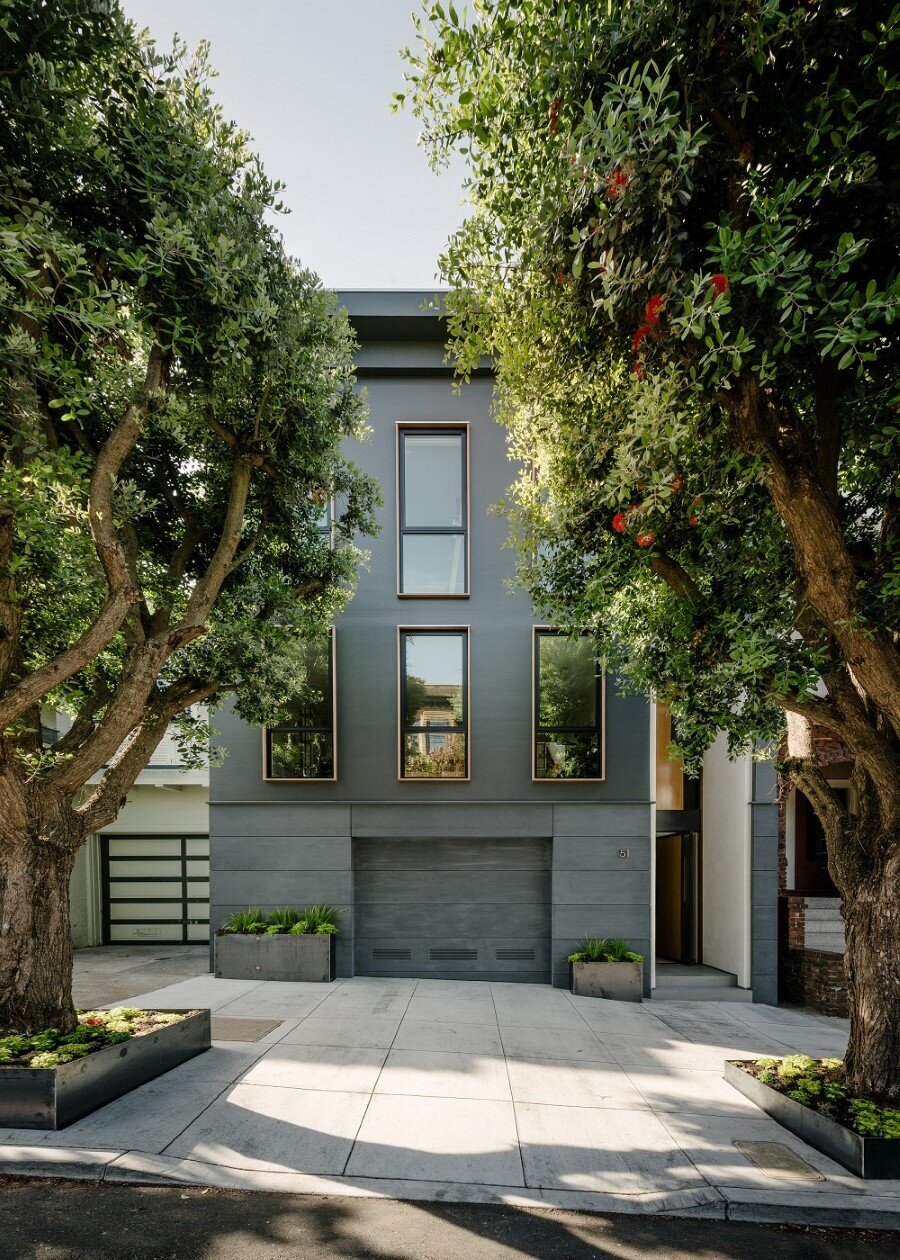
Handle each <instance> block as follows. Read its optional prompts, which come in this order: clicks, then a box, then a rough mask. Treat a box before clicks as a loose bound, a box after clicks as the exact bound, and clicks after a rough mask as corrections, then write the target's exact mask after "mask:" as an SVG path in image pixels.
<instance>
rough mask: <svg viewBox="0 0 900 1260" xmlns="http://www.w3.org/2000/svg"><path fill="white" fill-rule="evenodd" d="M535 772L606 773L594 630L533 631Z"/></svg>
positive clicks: (552, 775) (556, 775)
mask: <svg viewBox="0 0 900 1260" xmlns="http://www.w3.org/2000/svg"><path fill="white" fill-rule="evenodd" d="M533 776H534V778H535V779H562V780H569V781H580V782H584V781H585V780H600V779H602V778H603V670H602V667H601V665H600V662H599V660H598V658H597V643H596V639H595V637H594V636H593V635H591V634H583V635H580V636H577V637H575V638H572V637H571V636H569V635H566V634H563V633H562V632H561V631H559V630H546V629H537V630H535V632H534V766H533Z"/></svg>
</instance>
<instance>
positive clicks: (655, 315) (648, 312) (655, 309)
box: [644, 293, 666, 328]
mask: <svg viewBox="0 0 900 1260" xmlns="http://www.w3.org/2000/svg"><path fill="white" fill-rule="evenodd" d="M665 304H666V299H665V298H664V297H663V295H662V294H661V293H654V295H653V297H652V298H651V299H650V301H649V302H648V303H647V305H646V307H645V308H644V323H645V324H647V325H648V326H649V327H650V328H655V327H656V325H657V324H658V323H659V317H660V314H661V312H662V308H663V307H664V306H665Z"/></svg>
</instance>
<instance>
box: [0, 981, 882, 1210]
mask: <svg viewBox="0 0 900 1260" xmlns="http://www.w3.org/2000/svg"><path fill="white" fill-rule="evenodd" d="M130 1000H131V1001H133V1002H134V1003H135V1004H137V1005H147V1006H154V1005H158V1006H165V1007H194V1006H209V1007H211V1008H212V1010H213V1012H214V1014H215V1016H216V1017H217V1019H224V1020H228V1019H235V1020H238V1019H241V1020H246V1019H266V1018H268V1019H270V1020H275V1021H278V1023H277V1026H276V1027H275V1028H273V1029H272V1031H271V1032H269V1033H267V1034H266V1035H265V1036H264V1037H263V1038H262V1040H260V1041H256V1042H235V1041H220V1042H217V1043H216V1044H215V1046H214V1048H213V1049H212V1050H211V1051H209V1052H208V1053H207V1054H204V1055H200V1056H199V1057H198V1058H196V1059H194V1060H192V1061H191V1062H189V1063H186V1064H184V1065H182V1066H181V1067H180V1068H177V1069H176V1070H175V1071H173V1072H170V1073H168V1074H167V1075H166V1076H165V1077H162V1078H159V1079H158V1080H156V1081H152V1082H150V1083H149V1084H147V1085H145V1086H143V1087H142V1088H141V1089H139V1090H136V1091H134V1092H133V1093H131V1094H128V1095H126V1096H125V1097H123V1098H120V1099H118V1100H116V1101H115V1102H113V1103H111V1104H109V1105H108V1106H107V1107H104V1108H103V1109H102V1110H100V1111H98V1112H96V1113H94V1114H93V1115H91V1116H88V1117H86V1118H85V1119H84V1120H81V1121H78V1122H77V1123H76V1124H73V1125H71V1126H70V1127H69V1128H67V1129H65V1130H63V1131H62V1132H60V1133H53V1134H40V1133H35V1132H34V1131H25V1130H18V1131H7V1132H5V1133H0V1142H2V1146H0V1170H2V1171H7V1172H12V1171H18V1172H28V1173H32V1174H49V1175H64V1176H66V1175H68V1176H72V1175H75V1176H84V1177H92V1178H95V1179H98V1180H104V1181H110V1182H111V1181H121V1180H135V1181H142V1182H150V1183H153V1182H156V1183H160V1182H162V1183H166V1182H169V1183H179V1184H190V1185H201V1186H218V1187H223V1188H230V1189H257V1190H281V1191H293V1192H300V1193H311V1194H324V1195H360V1194H363V1195H376V1196H385V1197H389V1198H397V1199H407V1200H419V1201H434V1200H444V1201H453V1202H471V1203H498V1202H499V1203H507V1204H512V1205H516V1206H532V1207H557V1208H571V1209H575V1210H587V1211H595V1212H609V1211H615V1212H631V1213H667V1214H678V1215H690V1216H703V1217H710V1218H717V1219H723V1218H726V1217H728V1218H730V1219H740V1220H755V1221H777V1222H796V1223H808V1224H826V1225H845V1226H856V1227H861V1228H863V1227H865V1228H896V1227H900V1183H898V1182H863V1181H860V1180H859V1179H857V1178H856V1177H854V1176H853V1175H852V1174H850V1173H848V1172H846V1171H845V1170H844V1169H842V1168H841V1167H840V1166H839V1165H837V1164H835V1163H833V1162H832V1161H831V1160H829V1159H827V1158H825V1157H824V1156H822V1155H820V1154H818V1153H817V1152H815V1151H813V1150H812V1149H811V1148H809V1147H807V1146H806V1145H805V1144H804V1143H803V1142H801V1141H799V1139H797V1138H795V1137H793V1136H792V1135H791V1134H789V1133H787V1132H786V1131H785V1130H784V1129H782V1128H781V1127H780V1126H779V1125H777V1124H775V1123H774V1122H773V1121H771V1120H770V1119H769V1118H768V1117H767V1116H765V1115H764V1114H763V1113H762V1112H761V1111H759V1110H758V1109H757V1108H756V1107H755V1106H754V1105H753V1104H752V1103H750V1102H749V1101H748V1100H747V1099H745V1098H744V1097H743V1096H742V1095H740V1094H738V1093H737V1092H736V1091H735V1090H733V1089H732V1088H731V1087H730V1086H729V1085H727V1084H726V1083H725V1081H724V1080H723V1079H722V1063H723V1061H724V1060H725V1059H726V1058H740V1057H748V1056H750V1055H753V1054H763V1053H771V1054H784V1053H788V1052H792V1051H804V1052H806V1053H808V1054H812V1055H840V1054H841V1053H842V1052H843V1048H844V1043H845V1040H846V1027H845V1025H844V1023H843V1022H842V1021H837V1020H829V1019H825V1018H823V1017H815V1016H809V1015H805V1014H802V1013H799V1012H796V1011H790V1010H784V1009H780V1008H774V1007H766V1006H759V1005H749V1004H748V1005H744V1004H733V1003H712V1002H704V1003H688V1002H653V1003H645V1004H644V1005H642V1006H633V1005H630V1004H626V1003H617V1002H604V1001H597V1000H594V999H583V998H574V997H572V996H571V995H570V994H568V993H566V992H564V991H562V990H559V989H552V988H549V987H545V986H536V985H534V986H533V985H527V986H526V985H507V984H481V983H471V982H468V983H467V982H449V981H429V980H420V981H415V980H397V981H390V980H370V979H355V980H346V981H340V982H337V983H335V984H332V985H329V986H323V985H307V984H270V983H256V982H253V981H229V980H215V979H213V978H211V977H209V976H199V977H195V978H190V979H187V980H184V981H181V982H179V983H177V984H174V985H170V986H168V987H166V988H164V989H161V990H156V991H153V992H150V993H144V994H141V995H139V996H137V997H134V998H132V999H130ZM220 1031H222V1032H227V1031H228V1025H227V1024H226V1025H224V1026H221V1028H220ZM244 1035H247V1034H246V1033H244ZM738 1141H741V1142H745V1141H749V1142H775V1143H779V1144H780V1145H781V1146H783V1147H787V1148H789V1150H790V1151H793V1152H794V1153H795V1154H796V1155H797V1156H799V1157H800V1159H801V1160H802V1161H804V1162H805V1168H804V1166H803V1165H800V1166H799V1167H798V1169H797V1170H796V1171H795V1172H794V1173H792V1174H791V1176H790V1177H789V1178H788V1179H785V1178H783V1177H775V1176H773V1175H772V1174H771V1173H768V1172H764V1171H763V1170H762V1169H761V1168H759V1167H757V1166H756V1164H754V1163H753V1162H751V1160H750V1159H749V1158H747V1156H746V1155H744V1154H743V1153H742V1152H741V1151H740V1150H739V1149H738V1148H737V1147H736V1145H735V1143H736V1142H738Z"/></svg>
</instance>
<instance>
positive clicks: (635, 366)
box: [631, 359, 644, 381]
mask: <svg viewBox="0 0 900 1260" xmlns="http://www.w3.org/2000/svg"><path fill="white" fill-rule="evenodd" d="M631 374H632V376H633V377H634V378H635V380H637V381H642V380H643V379H644V365H643V363H641V362H640V360H639V359H635V361H634V363H632V365H631Z"/></svg>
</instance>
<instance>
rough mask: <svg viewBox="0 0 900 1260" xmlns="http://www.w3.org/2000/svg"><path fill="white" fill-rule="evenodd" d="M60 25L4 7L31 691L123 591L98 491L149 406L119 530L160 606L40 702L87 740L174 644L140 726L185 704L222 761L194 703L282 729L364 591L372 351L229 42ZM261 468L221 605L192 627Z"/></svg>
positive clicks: (16, 417)
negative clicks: (361, 370) (309, 236)
mask: <svg viewBox="0 0 900 1260" xmlns="http://www.w3.org/2000/svg"><path fill="white" fill-rule="evenodd" d="M52 9H53V14H52V16H53V20H52V21H49V20H48V13H47V11H46V10H47V6H46V5H44V4H35V3H32V2H31V0H4V4H3V5H2V8H0V14H2V18H0V20H2V29H3V38H4V40H5V42H6V45H7V50H8V58H9V63H8V69H6V70H4V72H3V75H2V76H0V392H2V396H3V400H4V405H3V410H2V418H0V441H2V443H3V455H4V459H3V463H2V467H0V505H2V509H3V513H2V524H3V525H4V526H6V525H7V524H9V525H10V527H11V541H10V556H9V559H8V567H4V575H5V576H8V577H9V578H10V579H11V582H12V584H13V585H12V587H11V588H10V589H7V588H6V587H5V586H4V588H3V591H2V596H3V599H4V601H5V600H6V597H7V595H8V596H9V602H8V604H7V603H4V609H3V618H4V621H5V623H6V626H7V629H12V628H14V629H15V632H16V634H17V635H18V637H19V641H20V650H19V652H18V653H17V662H16V674H15V676H14V678H15V677H19V676H22V675H26V676H27V674H28V672H29V671H33V670H36V669H38V668H40V667H41V666H42V665H45V664H46V663H47V662H49V661H52V660H53V659H54V658H56V657H58V655H59V654H60V653H61V652H62V651H64V650H65V649H67V648H68V647H70V645H71V644H72V643H73V642H74V641H75V640H76V639H77V638H78V637H79V635H81V634H82V633H83V632H84V631H85V630H86V629H87V628H88V627H89V626H90V625H91V624H92V623H93V622H94V620H95V618H96V617H97V614H98V611H99V610H100V609H101V607H102V605H103V603H104V600H105V599H106V597H107V580H106V578H105V575H104V568H103V562H104V555H105V554H106V553H105V552H104V550H103V548H102V547H100V546H99V545H95V541H94V539H93V538H92V536H91V521H90V519H89V514H88V491H89V485H90V479H91V476H92V473H93V470H94V469H95V467H96V466H97V461H98V459H99V458H100V455H101V454H102V453H103V452H104V450H105V449H107V448H106V447H105V445H104V444H105V443H108V441H109V439H110V437H111V435H112V434H113V433H114V432H115V431H116V426H117V425H119V424H120V423H121V422H122V420H123V417H125V416H126V415H133V416H135V417H136V418H137V422H138V424H139V433H138V436H137V440H136V442H135V444H134V447H133V449H132V450H131V453H130V454H129V455H128V457H127V459H126V461H125V463H124V465H123V467H122V469H121V471H120V472H119V473H118V475H117V476H116V478H115V481H114V499H113V516H114V520H115V525H116V528H117V534H118V540H119V543H120V544H121V546H122V547H123V549H124V551H125V552H126V553H127V557H128V561H127V563H128V567H129V570H130V572H131V577H132V579H133V581H134V583H135V584H136V586H137V588H138V597H137V599H136V601H135V603H134V605H133V607H132V610H131V612H130V613H129V614H128V616H127V617H126V618H125V619H124V620H123V622H122V624H121V626H120V629H119V631H118V633H116V634H115V635H114V636H113V637H112V638H111V639H110V640H109V641H108V642H106V643H105V645H104V646H102V647H101V648H100V649H99V650H96V651H93V652H92V653H91V654H89V657H88V659H86V660H85V661H84V662H83V663H82V664H81V665H80V666H79V668H77V669H76V670H75V671H74V672H70V673H67V674H65V675H64V676H63V678H62V679H61V681H59V682H58V683H57V684H55V685H53V686H50V687H48V689H47V691H46V693H45V694H44V695H43V696H42V701H43V702H45V703H47V704H50V705H53V706H56V707H57V708H60V709H62V710H64V711H66V712H68V713H70V714H71V715H73V716H75V715H78V714H79V713H80V714H81V715H82V719H83V721H84V722H85V723H86V725H85V726H84V728H83V729H84V731H85V732H87V733H88V734H86V735H85V738H89V736H90V733H92V732H93V731H94V729H95V726H94V724H95V723H96V722H99V723H100V725H101V727H102V725H103V723H104V720H105V719H106V718H107V716H108V715H109V714H110V712H111V711H112V710H113V707H114V704H115V700H116V696H117V695H121V689H122V687H123V680H124V678H125V676H126V673H127V670H128V666H129V660H130V659H131V658H130V657H129V653H132V655H133V654H134V652H135V651H136V650H137V648H138V647H139V646H141V645H144V646H146V645H147V644H148V643H156V642H158V643H160V644H162V643H163V642H165V639H164V636H165V635H166V634H167V633H169V632H172V635H173V637H172V640H171V642H170V643H169V644H168V646H169V647H170V648H171V651H170V653H169V654H168V655H166V654H162V655H161V657H160V659H159V664H158V670H159V672H158V675H157V682H156V686H155V687H153V688H150V689H149V691H147V690H146V689H145V691H144V692H141V693H140V699H139V700H138V701H134V702H133V704H134V705H136V707H135V709H134V717H133V722H134V729H136V730H140V728H141V724H142V722H145V721H146V720H147V719H148V717H149V716H151V715H152V714H154V713H156V712H161V711H165V709H166V708H167V707H168V706H170V705H174V706H175V712H176V715H177V724H178V736H179V738H180V739H181V741H182V743H183V745H184V750H185V751H186V752H187V753H188V754H189V755H190V756H192V757H199V756H201V755H202V754H203V753H204V752H205V749H206V745H207V743H208V738H209V733H210V728H209V725H208V723H207V722H206V721H205V720H204V719H202V718H200V717H198V716H197V714H196V713H195V712H193V713H192V712H191V711H190V709H185V707H184V705H182V706H181V709H182V711H181V712H180V714H179V706H178V700H179V698H180V697H181V695H182V694H183V695H185V696H187V695H190V694H199V693H207V692H208V696H206V697H205V698H207V699H208V701H209V704H210V705H211V706H212V707H213V708H215V706H216V705H217V704H218V703H220V701H221V697H222V696H223V695H226V694H227V695H230V696H232V697H233V699H234V703H235V704H236V706H237V709H238V711H239V712H240V713H241V714H242V715H243V716H244V717H246V718H247V719H248V720H250V721H253V722H261V721H264V720H266V719H268V718H269V717H271V716H272V715H274V713H275V712H276V710H277V707H278V705H279V704H280V703H281V702H282V700H283V698H284V696H285V695H303V693H304V688H305V687H306V680H307V675H308V670H309V665H308V662H307V660H306V658H305V656H304V650H303V649H304V642H305V641H306V640H308V639H311V638H314V637H316V636H317V635H320V634H321V632H322V631H323V629H324V628H325V627H327V625H329V624H330V622H331V621H332V620H333V619H334V616H335V614H336V612H337V611H338V610H339V609H340V608H341V607H342V606H343V605H344V603H345V602H346V600H347V599H348V597H349V595H350V593H351V591H352V586H353V582H354V580H355V574H356V571H357V567H358V564H359V561H360V558H361V555H362V553H361V552H360V551H359V549H358V545H357V542H356V541H355V540H356V539H358V537H359V535H360V534H361V533H366V532H370V531H372V530H373V529H374V515H373V512H374V508H375V506H376V504H377V503H378V501H379V496H378V491H377V488H376V486H375V484H374V483H373V482H372V481H371V479H369V478H367V477H366V476H364V475H363V474H361V473H360V471H359V470H358V468H357V467H356V466H355V465H354V464H353V463H352V462H350V461H349V460H348V459H347V458H346V456H345V455H344V453H343V444H344V443H345V441H346V440H347V439H353V438H361V437H363V436H364V435H365V424H364V416H365V403H364V399H363V397H362V396H361V395H360V394H359V393H358V392H357V391H356V389H355V382H354V377H353V369H352V352H353V349H354V338H353V334H352V330H351V329H350V327H349V324H348V322H347V319H346V317H345V315H344V313H343V312H342V311H341V310H339V309H338V307H337V305H336V299H335V298H334V296H333V295H331V294H329V293H327V292H325V291H324V290H323V289H322V287H321V284H320V282H319V280H318V279H317V278H316V276H314V275H313V274H312V273H311V272H309V271H307V270H305V269H304V268H302V267H301V266H300V265H299V264H297V263H296V262H295V261H294V260H293V259H291V258H290V257H288V255H287V254H286V252H285V249H284V245H283V242H282V239H281V237H280V235H279V233H278V231H277V228H276V227H275V225H274V220H275V219H276V217H277V215H278V214H279V213H280V212H281V211H282V210H283V207H282V206H281V204H280V200H279V194H280V185H279V184H278V183H277V182H274V181H272V180H271V179H270V178H269V177H268V176H267V175H266V174H265V172H264V171H263V169H262V167H261V164H260V162H259V159H258V158H257V157H256V156H255V154H254V153H253V152H252V149H251V148H250V147H249V142H248V137H247V136H246V134H245V133H244V132H242V131H240V130H239V129H238V128H237V127H236V126H235V125H234V124H233V123H231V122H229V121H228V120H227V119H226V118H225V117H224V116H223V114H222V113H221V110H220V109H219V108H218V106H216V105H215V103H214V100H213V97H212V92H211V86H210V80H211V77H212V72H211V70H210V68H209V65H208V63H207V60H206V49H205V48H204V47H201V48H200V49H199V50H198V51H197V53H196V54H194V55H189V54H188V52H187V50H186V49H185V48H184V47H183V46H182V45H177V46H176V47H175V48H174V50H173V51H172V52H171V53H166V52H162V51H159V50H157V49H156V48H155V47H154V46H153V45H152V44H151V43H149V42H147V40H146V39H145V37H142V36H139V35H138V34H137V33H136V31H135V28H134V26H133V25H132V24H131V23H130V22H129V21H128V20H127V19H126V18H125V16H124V14H123V12H122V9H121V6H120V4H119V3H118V0H110V2H109V3H106V2H104V3H96V2H95V0H58V2H57V3H54V5H53V6H52ZM154 356H157V358H154ZM153 363H159V364H160V365H161V368H160V371H159V373H158V378H157V379H153V378H152V373H151V374H150V375H148V369H149V368H150V367H151V366H152V364H153ZM248 468H249V469H250V470H251V474H252V475H251V484H250V488H249V491H248V493H247V499H246V505H245V507H244V510H243V514H242V520H241V521H239V523H238V530H237V535H236V537H232V536H231V535H229V542H228V549H231V548H232V545H233V552H234V560H233V562H232V563H231V564H229V565H228V569H227V574H226V575H225V576H224V580H223V581H222V583H221V590H220V591H219V593H218V597H217V598H216V599H215V602H214V605H213V608H212V611H211V612H210V613H209V615H208V616H204V617H203V618H202V624H201V625H200V626H199V627H193V628H191V627H189V626H186V627H185V629H184V632H181V631H177V628H178V627H179V623H180V620H181V619H182V618H183V617H184V616H185V614H186V610H187V608H188V600H189V598H190V597H191V594H192V593H193V592H195V591H196V590H197V586H198V584H199V583H202V582H203V580H204V577H205V575H207V574H208V573H209V572H210V565H211V562H212V561H213V558H214V557H215V556H216V554H217V548H218V547H219V546H220V543H221V541H222V539H223V537H224V536H225V534H224V531H225V530H226V523H227V521H228V519H229V518H228V516H227V509H228V504H229V501H230V495H231V493H232V491H233V489H234V486H235V484H236V482H235V477H236V476H238V474H239V475H240V476H243V470H246V469H248ZM325 497H329V498H334V499H335V502H336V504H337V508H336V519H335V528H334V531H333V544H330V542H329V540H328V539H326V538H324V537H323V536H322V534H321V533H320V531H319V529H318V523H319V516H320V509H321V503H322V501H323V499H324V498H325ZM4 554H5V553H4ZM3 563H4V566H7V559H6V558H5V559H4V561H3ZM11 619H12V620H15V621H16V622H17V624H16V625H15V627H13V626H12V624H11ZM189 620H190V618H189ZM176 631H177V633H176ZM13 680H14V679H13ZM145 697H146V698H145ZM35 725H36V724H35V720H34V719H33V718H32V717H29V718H27V719H26V720H25V722H24V724H20V725H19V726H17V727H16V730H15V734H16V736H17V743H16V745H15V748H13V745H10V746H9V747H10V750H11V752H14V753H15V755H16V757H17V759H18V761H19V763H20V764H21V766H22V767H23V769H24V771H25V772H26V773H28V774H30V775H32V776H34V777H35V778H36V779H37V780H38V781H41V780H43V779H44V778H46V777H48V776H50V777H52V775H53V774H54V772H56V771H57V770H58V769H59V767H60V765H61V764H64V760H65V759H66V758H68V757H71V756H72V755H73V754H75V755H77V753H78V751H79V747H78V745H77V742H76V741H75V740H74V738H73V739H70V740H69V741H68V744H67V745H66V744H63V745H62V751H59V752H57V751H54V748H53V747H43V746H42V745H41V742H40V737H39V732H38V731H37V730H36V729H35ZM79 729H81V728H79ZM105 760H106V758H101V759H100V762H99V763H98V768H99V765H102V764H103V762H104V761H105Z"/></svg>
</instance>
